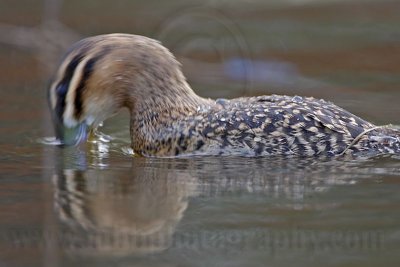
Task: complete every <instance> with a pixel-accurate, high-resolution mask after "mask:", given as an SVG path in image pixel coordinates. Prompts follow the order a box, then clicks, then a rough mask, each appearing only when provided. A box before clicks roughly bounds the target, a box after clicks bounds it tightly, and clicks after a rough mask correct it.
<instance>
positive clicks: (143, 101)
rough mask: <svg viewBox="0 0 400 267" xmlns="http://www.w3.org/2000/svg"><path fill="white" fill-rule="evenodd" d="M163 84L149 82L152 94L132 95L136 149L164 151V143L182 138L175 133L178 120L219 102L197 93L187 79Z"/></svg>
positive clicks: (132, 132)
mask: <svg viewBox="0 0 400 267" xmlns="http://www.w3.org/2000/svg"><path fill="white" fill-rule="evenodd" d="M162 83H163V85H162V88H160V87H157V86H158V85H159V84H160V83H158V84H157V83H156V84H152V85H150V84H147V86H148V87H147V89H146V91H147V92H148V93H147V95H141V96H140V99H138V96H137V95H136V96H132V97H133V99H134V105H133V106H131V107H130V112H131V127H130V130H131V133H130V134H131V141H132V147H133V149H134V150H135V152H139V153H141V151H154V150H158V149H161V150H163V148H162V147H160V146H161V142H163V143H164V141H166V142H167V140H168V139H170V140H171V139H172V140H173V139H174V138H177V137H178V136H175V135H178V134H179V131H175V130H176V129H174V125H176V123H177V122H180V121H184V120H186V119H187V118H189V117H191V116H194V115H195V114H196V113H198V111H199V110H202V109H204V108H205V107H209V108H211V107H212V106H214V105H215V102H214V101H212V100H211V99H205V98H202V97H200V96H198V95H196V93H195V92H194V91H193V90H192V89H191V88H190V86H189V85H188V84H187V82H186V81H182V80H181V81H180V82H179V83H176V82H173V81H171V80H170V81H168V82H167V83H165V81H162ZM142 91H143V90H142ZM165 145H166V146H168V144H165Z"/></svg>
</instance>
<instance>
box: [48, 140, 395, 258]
mask: <svg viewBox="0 0 400 267" xmlns="http://www.w3.org/2000/svg"><path fill="white" fill-rule="evenodd" d="M100 143H101V142H100ZM94 144H96V143H94ZM103 145H104V144H103ZM89 151H90V153H91V154H90V153H89V155H88V156H87V157H88V158H89V160H88V161H89V162H96V161H98V160H101V159H102V158H101V157H102V156H104V153H105V151H100V150H98V149H93V148H90V149H89ZM94 152H96V153H94ZM93 153H94V154H93ZM83 154H84V153H81V154H79V155H83ZM93 158H95V159H93ZM75 159H76V160H77V163H78V166H79V167H78V168H76V165H75V168H64V167H63V166H60V167H59V168H58V170H57V174H56V175H54V179H53V180H54V186H55V190H54V191H55V207H56V211H57V214H58V217H59V218H60V220H61V222H62V224H63V229H62V231H67V232H68V238H66V237H65V236H63V238H64V239H65V238H66V239H68V242H70V243H71V244H70V246H68V248H69V249H71V250H72V251H73V252H75V253H78V251H79V254H82V253H83V254H88V253H89V254H91V253H97V254H104V255H128V254H129V255H132V254H136V253H148V252H155V251H164V250H165V249H168V248H169V247H170V246H171V244H173V243H174V242H176V241H174V233H175V232H176V230H177V226H178V224H179V222H180V221H181V220H182V219H183V217H184V213H185V211H186V210H187V208H188V205H189V202H190V199H217V198H223V197H228V198H225V199H229V201H231V202H232V203H234V205H237V206H238V207H239V205H240V203H241V200H240V199H242V198H241V196H245V197H250V198H251V197H253V198H254V197H256V198H257V199H262V200H263V201H264V202H263V203H261V204H262V205H264V206H267V205H275V206H276V205H278V206H279V205H280V206H284V207H285V208H286V209H289V210H304V209H309V208H311V209H317V210H319V209H325V208H329V207H331V206H332V205H335V201H333V202H332V201H328V202H327V203H318V201H317V202H310V201H305V199H307V196H310V195H315V194H325V193H326V192H329V190H330V188H332V187H333V186H336V185H350V184H354V183H357V182H360V181H361V179H362V178H363V177H365V178H367V177H371V174H373V173H379V172H380V168H379V166H377V164H376V162H375V163H374V162H373V160H371V159H364V160H360V159H358V160H357V161H352V160H350V159H346V160H345V161H341V160H324V159H316V158H311V159H299V158H293V159H283V158H258V159H251V158H227V157H225V158H217V157H208V158H187V159H152V158H132V160H130V159H129V158H128V157H127V161H131V163H130V164H131V168H120V169H118V168H115V167H114V168H113V169H110V168H107V169H106V170H104V169H101V168H100V169H99V168H98V167H99V166H98V165H96V164H95V165H91V166H96V168H95V169H93V168H89V169H88V168H87V167H86V166H84V164H83V161H82V157H81V156H77V157H75ZM381 162H385V159H383V161H381ZM104 164H107V163H104ZM388 164H390V161H389V163H388ZM394 166H396V165H394ZM354 170H357V172H354ZM388 170H390V167H389V166H385V171H386V172H387V171H388ZM398 171H399V170H398V168H397V169H393V172H394V173H396V172H398ZM355 173H356V174H357V175H356V176H355ZM268 200H273V201H268ZM235 203H236V204H235ZM259 204H260V203H258V204H257V201H255V202H254V205H259ZM254 208H255V210H257V208H256V207H254ZM263 208H265V207H263ZM222 211H223V210H222ZM264 216H265V214H264ZM267 217H268V215H267ZM267 217H266V218H267ZM266 218H265V219H266Z"/></svg>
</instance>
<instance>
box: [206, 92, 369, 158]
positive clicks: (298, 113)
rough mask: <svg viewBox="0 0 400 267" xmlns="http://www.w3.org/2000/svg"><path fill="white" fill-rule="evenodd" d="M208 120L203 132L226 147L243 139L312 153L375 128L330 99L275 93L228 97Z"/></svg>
mask: <svg viewBox="0 0 400 267" xmlns="http://www.w3.org/2000/svg"><path fill="white" fill-rule="evenodd" d="M207 121H208V123H207V125H204V126H205V127H203V131H202V132H203V134H204V136H205V137H207V138H211V139H218V141H219V142H222V143H223V144H224V145H226V146H229V145H232V146H235V145H236V146H237V145H241V144H243V145H246V146H247V147H249V148H251V149H259V150H262V149H265V147H267V148H268V147H272V148H273V149H286V147H287V148H288V149H292V148H294V149H299V150H306V153H307V154H312V153H318V151H321V150H327V149H329V150H333V151H340V150H342V149H344V147H346V145H347V144H348V143H349V142H351V141H352V140H353V139H354V138H356V137H357V136H358V135H360V134H361V133H362V132H363V131H365V129H369V128H372V127H374V125H372V124H371V123H369V122H367V121H365V120H363V119H361V118H359V117H357V116H355V115H353V114H351V113H350V112H348V111H346V110H344V109H342V108H340V107H338V106H336V105H334V104H333V103H331V102H327V101H324V100H318V99H314V98H302V97H297V96H295V97H289V96H275V95H272V96H260V97H251V98H238V99H234V100H229V101H224V103H223V106H222V108H221V109H220V110H219V111H218V112H216V113H213V114H210V115H209V116H208V120H207ZM293 144H301V145H302V147H300V148H298V147H297V146H293ZM308 144H310V147H307V145H308ZM311 146H314V147H311ZM334 146H335V147H336V149H335V147H334ZM275 152H276V151H272V152H271V153H275ZM289 152H290V151H289Z"/></svg>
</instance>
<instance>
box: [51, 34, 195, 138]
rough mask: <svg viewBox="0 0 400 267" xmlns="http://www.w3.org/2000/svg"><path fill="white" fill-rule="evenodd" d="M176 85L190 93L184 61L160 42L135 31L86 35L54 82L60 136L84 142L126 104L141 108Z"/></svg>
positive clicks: (53, 100) (54, 111) (54, 114)
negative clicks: (88, 133)
mask: <svg viewBox="0 0 400 267" xmlns="http://www.w3.org/2000/svg"><path fill="white" fill-rule="evenodd" d="M171 88H174V90H178V89H179V88H184V90H188V91H190V88H189V87H188V86H187V84H186V80H185V78H184V76H183V75H182V73H181V71H180V66H179V63H178V62H177V61H176V60H175V58H174V57H173V55H172V54H171V53H170V52H169V51H168V50H167V49H166V48H165V47H163V46H162V45H161V44H160V43H159V42H157V41H155V40H153V39H150V38H147V37H143V36H138V35H129V34H108V35H99V36H95V37H89V38H86V39H83V40H81V41H79V42H78V43H76V44H75V45H74V46H73V47H72V48H71V49H70V51H69V52H67V54H66V55H65V56H64V59H63V60H62V62H61V64H60V65H59V67H58V70H57V71H56V73H55V75H54V77H53V79H52V82H51V84H50V86H49V90H48V103H49V107H50V111H51V113H52V118H53V122H54V126H55V131H56V137H57V138H58V139H59V140H60V141H61V142H62V144H64V145H74V144H78V143H80V142H82V141H85V140H86V136H87V134H86V133H87V130H88V129H90V128H93V127H96V126H97V125H98V124H99V123H101V122H102V121H103V120H105V119H107V118H108V117H110V116H112V115H113V114H115V113H117V112H118V111H119V109H120V108H121V107H127V108H129V109H130V110H131V111H132V110H135V109H137V108H138V107H139V106H141V105H142V106H143V105H146V103H148V102H149V99H154V98H155V97H156V96H165V95H168V94H169V93H170V92H167V91H170V90H171ZM166 104H168V103H166ZM142 109H143V107H142Z"/></svg>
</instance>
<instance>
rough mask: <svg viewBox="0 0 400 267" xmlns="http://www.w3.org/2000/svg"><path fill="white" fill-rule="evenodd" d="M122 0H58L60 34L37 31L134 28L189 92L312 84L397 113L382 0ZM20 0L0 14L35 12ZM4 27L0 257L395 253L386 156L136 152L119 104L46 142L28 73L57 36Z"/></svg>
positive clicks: (342, 101)
mask: <svg viewBox="0 0 400 267" xmlns="http://www.w3.org/2000/svg"><path fill="white" fill-rule="evenodd" d="M48 2H49V3H50V2H52V1H48ZM128 2H129V1H126V3H125V2H124V5H126V6H119V5H110V3H109V2H107V1H103V2H102V4H101V5H100V6H99V10H98V11H96V12H95V13H93V16H95V15H96V16H98V17H99V18H100V19H94V18H93V21H92V20H90V19H89V21H88V23H82V22H81V21H80V20H81V18H80V17H77V16H75V13H74V12H75V11H76V10H78V4H77V3H78V2H75V1H68V3H63V5H62V9H61V10H62V11H63V12H64V13H62V14H64V15H63V16H64V17H63V19H64V20H65V21H63V22H64V23H66V24H67V25H70V27H71V28H69V29H66V28H62V27H64V26H65V25H64V26H60V25H58V26H57V25H53V26H54V27H56V26H57V27H61V28H62V29H63V30H58V31H56V32H58V33H62V36H63V37H65V40H64V39H62V38H55V39H52V38H48V39H45V40H47V41H46V43H48V44H51V43H53V42H56V41H57V42H59V43H62V44H63V45H62V46H64V45H65V46H68V45H66V44H65V43H68V42H67V41H66V40H70V39H69V38H71V39H74V37H71V36H74V35H73V34H71V35H68V34H67V33H70V32H68V31H71V30H74V31H77V32H80V33H82V34H93V33H99V32H109V31H118V32H119V31H124V32H136V33H143V34H146V35H149V36H152V37H157V38H159V39H161V40H162V41H163V43H165V44H166V45H168V46H169V47H170V48H171V49H172V50H173V51H174V53H175V54H177V55H178V57H179V59H180V60H181V61H182V62H184V65H183V67H184V70H185V73H186V75H187V76H188V77H189V81H190V83H191V84H193V87H194V88H196V91H197V92H199V93H200V94H201V95H203V96H209V97H216V98H218V97H221V98H231V97H236V96H239V95H254V94H271V93H275V94H290V95H299V96H306V95H312V96H314V97H323V98H325V99H326V100H330V101H334V102H335V103H337V104H339V105H340V106H342V107H345V108H346V109H349V110H351V111H352V112H354V113H356V114H358V115H360V116H362V117H364V118H366V119H368V120H371V121H373V122H375V123H377V124H382V125H383V124H388V123H394V124H397V125H398V124H400V120H399V119H398V114H400V109H399V105H398V102H399V99H400V91H399V86H400V83H399V81H400V76H399V74H398V73H400V69H399V65H398V62H399V60H398V55H399V50H398V48H397V46H398V41H399V40H398V36H399V29H400V27H398V26H399V24H400V23H399V18H398V12H397V10H398V7H399V2H397V1H391V2H389V1H387V2H386V1H369V2H366V1H354V2H353V1H352V2H351V3H348V4H346V3H342V2H339V3H336V2H335V1H330V3H329V4H320V3H318V1H309V2H308V3H306V4H304V3H303V2H299V1H279V2H277V1H272V2H271V6H269V5H268V4H262V3H261V4H260V3H258V4H257V2H256V1H254V3H253V4H251V5H250V4H249V5H247V4H246V5H244V6H243V5H242V4H240V2H239V1H238V2H237V3H236V2H235V4H230V5H226V6H225V9H224V10H225V12H226V14H225V15H223V16H222V15H221V14H220V15H218V16H217V15H216V14H219V13H218V12H214V10H215V9H216V8H218V6H219V5H221V4H219V3H217V2H215V3H209V4H205V6H204V7H201V8H189V9H186V7H182V6H181V4H180V3H179V2H173V3H171V4H170V6H169V5H165V6H157V5H159V4H157V3H153V2H151V1H147V2H146V3H145V4H143V3H139V2H138V3H131V2H129V3H128ZM295 2H296V3H295ZM293 3H295V4H293ZM0 5H4V4H0ZM90 5H91V4H86V5H84V6H81V7H80V8H81V9H83V11H84V12H87V9H88V10H91V6H90ZM111 6H112V7H113V8H110V7H111ZM155 6H157V7H159V8H158V9H154V10H153V8H154V7H155ZM244 7H245V8H244ZM28 8H29V4H27V5H26V7H21V6H17V5H16V4H13V3H11V2H10V3H9V5H8V6H7V8H5V7H1V8H0V10H2V11H0V23H9V24H13V25H17V26H21V25H25V26H26V25H36V24H35V23H36V21H37V19H35V18H36V17H37V18H41V15H40V14H41V13H40V11H38V10H36V9H35V10H36V11H35V12H33V13H30V11H29V12H28V11H26V12H25V11H24V10H28ZM53 8H54V6H53ZM5 10H7V12H8V13H7V14H6V13H5V12H6V11H5ZM106 11H107V12H110V13H107V12H106ZM178 11H179V12H180V13H179V12H178ZM334 11H335V12H334ZM339 11H340V12H339ZM19 12H22V13H24V14H28V13H29V14H32V17H29V16H18V15H16V14H20V13H19ZM47 12H50V11H47ZM153 12H155V13H157V14H158V15H157V16H154V17H151V16H149V14H153ZM177 12H178V13H179V14H177ZM332 12H333V13H332ZM22 13H21V14H22ZM128 13H129V14H128ZM13 14H14V15H13ZM56 14H57V12H56ZM133 14H134V16H133ZM171 14H175V15H171ZM106 15H107V16H111V17H113V18H116V19H115V21H113V23H111V22H107V21H104V22H103V20H104V19H101V18H104V16H106ZM179 15H180V16H179ZM205 15H206V16H205ZM35 16H36V17H35ZM204 16H205V17H206V18H207V20H206V21H207V23H205V22H204ZM55 17H56V19H57V16H56V15H55ZM156 17H157V18H156ZM175 18H176V19H175ZM84 21H85V22H86V21H87V20H86V19H85V20H84ZM188 21H190V23H192V24H190V25H191V27H189V28H190V29H188V28H187V27H186V25H188V23H189V22H188ZM128 22H129V23H128ZM232 22H233V24H234V26H232ZM127 25H133V26H127ZM154 25H161V26H162V25H164V27H161V26H160V27H155V26H154ZM182 25H184V26H185V27H183V26H182ZM221 25H223V27H221ZM263 25H266V26H263ZM371 25H373V27H371ZM0 26H1V24H0ZM167 26H168V27H167ZM179 27H183V28H179ZM224 27H225V28H224ZM227 27H228V31H225V32H224V31H223V29H226V28H227ZM4 29H5V28H4V27H0V33H2V34H1V35H2V36H7V38H6V39H7V40H5V41H4V40H2V39H1V38H0V59H1V60H0V70H1V71H0V75H1V76H0V151H1V154H0V266H114V265H116V266H293V265H296V266H380V265H385V266H399V264H400V257H399V256H398V251H399V249H400V204H399V203H400V194H399V191H400V158H399V157H395V156H392V157H389V156H379V157H374V158H358V159H353V158H338V159H324V158H309V159H304V158H303V159H301V158H291V159H282V158H274V157H270V158H256V159H254V158H241V157H193V158H179V159H156V158H140V157H135V156H134V155H133V154H132V151H131V150H130V148H129V143H130V137H129V126H128V125H129V123H128V121H129V118H128V115H127V113H126V112H122V113H121V114H120V115H118V116H117V117H115V118H113V119H111V120H109V121H106V122H105V124H104V127H101V128H100V132H99V133H97V135H96V136H95V138H93V139H91V140H90V142H88V143H87V144H85V145H82V146H78V147H69V148H65V149H60V148H59V147H57V146H54V144H55V140H54V139H52V136H53V135H54V134H53V132H52V126H51V124H50V120H49V114H48V111H47V107H46V101H45V98H46V92H45V89H44V88H45V84H46V81H47V79H48V77H49V75H50V73H49V71H51V70H53V67H52V64H54V62H53V61H51V60H54V58H53V56H54V57H55V58H57V57H58V56H59V53H61V52H59V50H54V51H57V52H54V55H53V54H52V53H53V52H52V51H53V50H51V49H49V48H48V47H47V46H42V45H40V41H39V42H38V43H36V42H31V43H32V45H33V46H35V45H37V44H39V45H38V46H37V47H36V48H42V49H43V51H42V50H40V49H36V48H35V49H31V48H26V47H27V45H16V44H10V43H12V41H13V40H14V39H13V38H14V37H13V36H14V35H12V34H7V35H5V34H4V32H3V31H4ZM205 29H207V31H206V30H205ZM189 30H190V31H189ZM265 30H267V31H268V33H269V34H265ZM220 31H222V32H220ZM190 32H191V33H192V35H190V34H189V33H190ZM193 32H194V33H196V34H199V35H195V34H193ZM46 33H47V34H49V35H46V36H53V35H51V34H54V32H52V31H50V30H49V31H48V32H46ZM75 33H76V32H75ZM232 33H233V34H234V36H233V37H234V38H231V39H229V38H228V37H229V36H230V37H232V36H231V35H229V34H232ZM179 34H182V36H179ZM224 34H225V35H224ZM238 34H239V35H240V36H237V35H238ZM21 36H25V37H26V36H28V34H24V35H21ZM34 36H40V34H38V33H36V35H34ZM57 36H58V35H57ZM68 36H69V37H68ZM188 36H190V37H191V38H192V39H190V40H191V41H190V40H189V39H188ZM215 36H217V37H221V36H225V37H226V39H224V38H222V37H221V38H222V39H221V38H220V39H218V38H217V39H216V40H217V41H214V42H212V40H214V39H213V38H215ZM67 37H68V38H67ZM207 38H209V39H207ZM17 39H18V38H17ZM39 39H40V38H39ZM18 40H19V41H21V40H22V41H23V38H22V39H18ZM63 40H64V41H63ZM182 40H183V41H182ZM243 41H244V42H243ZM182 42H183V43H182ZM224 42H226V43H224ZM5 43H7V45H5ZM28 43H30V42H28ZM210 43H212V44H216V43H218V44H219V43H222V48H221V47H218V46H213V47H209V46H208V45H209V44H210ZM227 44H230V45H227ZM54 47H56V46H54ZM54 47H53V46H52V48H54ZM238 47H239V48H240V49H238ZM246 47H247V48H246ZM243 48H246V49H247V50H246V51H243ZM24 49H26V50H24ZM54 49H55V48H54ZM61 50H62V49H61ZM215 51H217V52H215ZM47 56H48V57H47ZM249 56H251V57H250V58H255V59H256V60H255V61H254V62H253V63H254V64H252V61H251V60H249ZM2 62H3V63H2ZM4 62H6V63H4ZM232 62H233V63H234V64H233V65H229V64H230V63H232ZM242 63H243V65H240V64H242ZM227 64H228V65H229V66H228V65H227ZM227 67H229V68H227ZM251 68H255V69H254V70H251ZM227 70H229V71H230V72H229V73H226V71H227ZM238 71H239V72H238ZM232 75H234V76H232ZM264 75H273V76H274V77H264ZM221 101H223V100H221Z"/></svg>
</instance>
